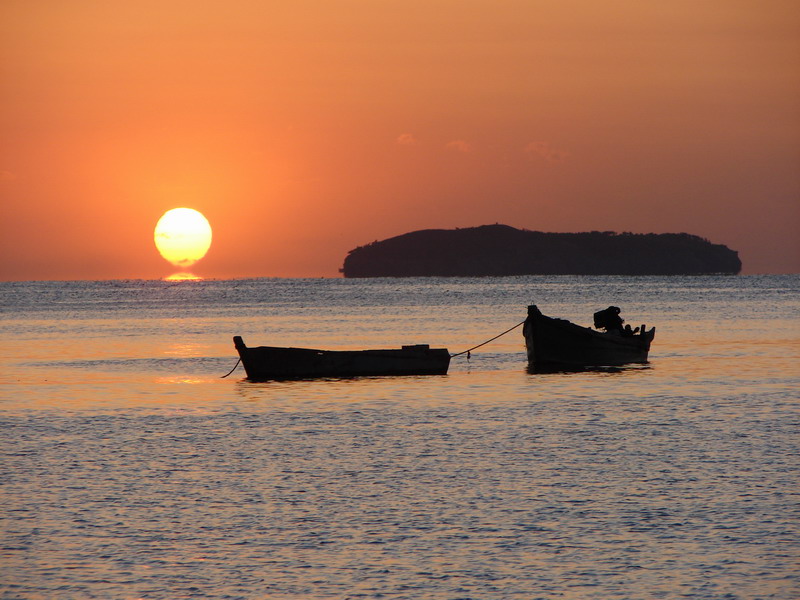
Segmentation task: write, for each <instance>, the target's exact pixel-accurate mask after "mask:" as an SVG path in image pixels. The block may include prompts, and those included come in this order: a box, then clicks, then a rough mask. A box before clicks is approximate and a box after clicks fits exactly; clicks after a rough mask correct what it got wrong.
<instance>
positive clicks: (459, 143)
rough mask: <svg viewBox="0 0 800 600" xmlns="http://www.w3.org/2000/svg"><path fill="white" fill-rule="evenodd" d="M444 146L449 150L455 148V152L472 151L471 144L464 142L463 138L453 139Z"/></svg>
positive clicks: (465, 152)
mask: <svg viewBox="0 0 800 600" xmlns="http://www.w3.org/2000/svg"><path fill="white" fill-rule="evenodd" d="M445 147H446V148H449V149H450V150H455V151H456V152H463V153H464V154H467V153H469V152H472V144H470V143H469V142H465V141H464V140H453V141H452V142H447V144H445Z"/></svg>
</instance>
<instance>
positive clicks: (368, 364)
mask: <svg viewBox="0 0 800 600" xmlns="http://www.w3.org/2000/svg"><path fill="white" fill-rule="evenodd" d="M233 342H234V346H235V347H236V350H237V351H238V352H239V357H240V358H241V359H242V365H244V370H245V372H246V373H247V378H248V379H250V380H254V381H264V380H270V379H306V378H314V377H359V376H378V375H446V374H447V369H448V367H449V366H450V353H449V352H448V351H447V350H446V349H444V348H429V347H428V346H427V345H423V344H420V345H417V346H403V347H402V348H399V349H390V350H316V349H313V348H282V347H276V346H257V347H253V348H249V347H247V346H246V345H245V343H244V341H243V340H242V338H241V337H239V336H236V337H234V338H233Z"/></svg>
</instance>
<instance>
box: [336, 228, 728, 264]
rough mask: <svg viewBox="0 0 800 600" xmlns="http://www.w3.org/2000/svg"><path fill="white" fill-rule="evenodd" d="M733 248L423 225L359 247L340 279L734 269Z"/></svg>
mask: <svg viewBox="0 0 800 600" xmlns="http://www.w3.org/2000/svg"><path fill="white" fill-rule="evenodd" d="M741 269H742V262H741V260H739V253H738V252H736V251H734V250H731V249H730V248H728V247H727V246H724V245H722V244H713V243H711V242H710V241H709V240H707V239H704V238H701V237H698V236H696V235H690V234H688V233H658V234H657V233H627V232H626V233H615V232H613V231H590V232H584V233H545V232H541V231H528V230H525V229H516V228H514V227H510V226H508V225H501V224H495V225H482V226H480V227H469V228H463V229H425V230H421V231H412V232H411V233H405V234H403V235H398V236H396V237H392V238H389V239H386V240H382V241H375V242H372V243H371V244H367V245H365V246H359V247H358V248H355V249H353V250H350V252H349V253H348V254H347V256H346V257H345V259H344V266H343V267H342V268H341V269H340V271H341V273H342V274H343V275H344V276H345V277H495V276H510V275H704V274H712V273H715V274H716V273H720V274H737V273H739V272H740V271H741Z"/></svg>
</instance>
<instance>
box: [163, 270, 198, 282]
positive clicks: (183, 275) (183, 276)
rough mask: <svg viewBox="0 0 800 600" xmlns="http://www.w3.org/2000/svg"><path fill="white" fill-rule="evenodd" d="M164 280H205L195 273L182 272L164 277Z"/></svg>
mask: <svg viewBox="0 0 800 600" xmlns="http://www.w3.org/2000/svg"><path fill="white" fill-rule="evenodd" d="M164 281H203V278H202V277H200V276H199V275H195V274H194V273H188V272H182V273H173V274H172V275H169V276H168V277H164Z"/></svg>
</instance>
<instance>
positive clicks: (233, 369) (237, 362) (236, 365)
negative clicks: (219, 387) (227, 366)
mask: <svg viewBox="0 0 800 600" xmlns="http://www.w3.org/2000/svg"><path fill="white" fill-rule="evenodd" d="M240 362H242V357H241V356H240V357H239V360H237V361H236V364H235V365H233V368H232V369H231V370H230V371H228V374H227V375H223V376H222V377H220V379H225V378H226V377H227V376H228V375H230V374H231V373H233V372H234V371H235V370H236V367H238V366H239V363H240Z"/></svg>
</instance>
